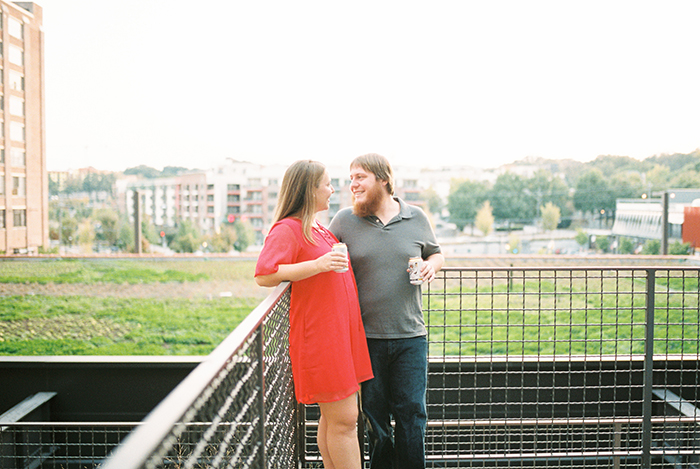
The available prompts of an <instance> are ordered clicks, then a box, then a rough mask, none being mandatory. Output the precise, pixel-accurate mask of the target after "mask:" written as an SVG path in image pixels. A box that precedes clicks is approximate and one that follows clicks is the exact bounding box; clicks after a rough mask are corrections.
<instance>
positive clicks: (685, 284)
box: [0, 266, 700, 469]
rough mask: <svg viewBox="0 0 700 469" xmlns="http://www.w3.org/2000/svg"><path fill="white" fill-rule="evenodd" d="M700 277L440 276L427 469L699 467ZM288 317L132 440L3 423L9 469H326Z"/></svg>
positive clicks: (661, 271)
mask: <svg viewBox="0 0 700 469" xmlns="http://www.w3.org/2000/svg"><path fill="white" fill-rule="evenodd" d="M699 271H700V270H699V269H697V268H692V267H683V268H665V267H648V268H647V267H636V266H635V267H581V268H566V267H552V268H536V267H532V268H512V267H511V268H501V267H491V268H446V269H444V270H443V271H442V272H440V273H439V275H438V278H437V279H436V280H435V281H434V282H433V283H432V284H430V285H427V286H424V291H423V299H424V315H425V319H426V326H427V329H428V339H429V347H430V349H429V350H430V357H429V383H428V393H427V399H428V432H427V437H426V443H427V444H426V449H427V459H428V466H429V467H432V468H438V467H612V468H618V467H619V468H624V467H644V468H651V467H655V468H671V467H673V468H696V467H699V466H700V411H699V410H698V406H699V403H698V399H699V396H698V393H699V392H700V390H699V389H698V381H699V380H698V378H699V375H700V369H699V358H700V355H699V350H698V349H699V347H700V342H699V340H700V312H699V305H700V285H699V284H700V276H699ZM288 308H289V294H288V291H287V290H284V288H282V289H278V290H276V291H275V292H274V293H273V294H272V295H271V296H270V297H269V298H268V299H267V300H265V302H263V304H261V305H260V306H259V307H258V308H256V311H254V313H252V314H251V315H250V316H249V317H248V318H247V319H246V321H245V322H244V323H243V324H241V326H239V328H237V329H236V331H234V333H233V334H232V335H231V336H229V338H227V340H226V341H225V342H224V343H222V344H221V345H220V346H219V347H217V350H215V351H214V352H213V353H212V354H211V355H210V356H209V357H207V359H206V360H205V361H204V362H202V364H201V365H200V366H198V367H197V368H196V369H195V370H194V371H193V372H192V373H191V374H190V375H189V376H188V377H187V379H186V380H185V381H183V382H182V383H181V385H179V386H178V387H177V388H176V389H175V390H174V391H173V392H172V393H171V394H170V395H169V396H168V398H166V399H165V400H164V401H163V402H162V403H161V404H160V405H159V406H158V407H156V409H154V410H153V411H152V412H151V414H150V415H149V417H147V419H146V420H144V422H141V423H139V424H138V425H136V424H133V425H135V426H136V427H137V428H136V429H135V430H134V431H133V432H132V433H130V435H129V436H128V437H127V438H126V439H125V440H124V439H123V437H124V434H125V433H126V432H127V431H128V430H129V428H130V425H132V424H125V423H121V424H107V425H104V426H102V427H99V425H93V426H86V427H85V428H84V429H83V428H80V425H79V424H71V425H63V426H61V425H62V424H58V423H55V422H54V423H52V424H49V423H47V424H39V423H36V422H32V423H31V425H30V424H29V423H22V424H19V423H17V424H15V425H14V426H9V425H5V424H3V425H2V427H3V428H2V430H1V431H0V437H2V438H3V440H1V441H0V442H1V443H2V445H0V447H1V450H0V467H3V468H4V467H9V468H13V467H37V468H52V469H53V468H58V467H60V468H64V467H65V468H66V469H67V468H74V467H75V468H77V467H80V468H82V467H86V468H87V467H96V466H97V465H100V464H101V465H102V467H104V468H106V469H115V468H119V469H128V468H141V467H149V468H151V467H153V468H155V467H168V468H170V467H172V468H199V467H207V468H209V467H211V468H217V467H235V468H239V467H240V468H247V467H259V468H265V467H284V468H286V467H298V466H301V467H306V468H312V467H321V464H320V458H319V455H318V448H317V447H316V438H315V437H316V430H317V427H316V421H317V418H318V408H317V407H316V406H308V407H297V406H296V404H295V400H294V396H293V386H292V382H291V367H290V363H289V358H288V353H287V330H288V316H287V315H288ZM44 425H46V426H44ZM50 425H53V427H51V426H50ZM65 428H69V429H70V431H69V432H68V433H66V430H65ZM122 440H123V441H122ZM113 445H117V450H116V451H115V452H113V453H112V454H111V456H110V457H109V458H108V459H107V460H106V461H102V459H101V458H103V456H104V455H105V454H109V452H110V451H111V447H112V446H113ZM366 449H367V448H366V445H365V453H366ZM12 451H13V453H10V452H12ZM20 458H25V459H20ZM71 458H72V459H71ZM93 461H94V462H93ZM11 463H12V464H16V465H11ZM365 467H368V465H367V463H365Z"/></svg>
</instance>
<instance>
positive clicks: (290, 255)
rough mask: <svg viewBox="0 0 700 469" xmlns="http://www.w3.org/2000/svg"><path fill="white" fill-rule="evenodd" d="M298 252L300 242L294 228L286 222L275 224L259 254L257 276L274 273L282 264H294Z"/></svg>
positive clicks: (256, 267)
mask: <svg viewBox="0 0 700 469" xmlns="http://www.w3.org/2000/svg"><path fill="white" fill-rule="evenodd" d="M298 252H299V243H298V242H297V239H296V236H294V232H293V230H292V229H291V228H290V227H288V226H286V225H284V224H278V225H275V226H273V227H272V229H271V230H270V232H269V233H268V235H267V237H266V238H265V243H264V244H263V248H262V251H261V252H260V256H258V262H257V264H256V265H255V276H256V277H257V276H258V275H270V274H274V273H275V272H277V271H278V270H279V266H280V265H281V264H294V263H295V262H297V254H298Z"/></svg>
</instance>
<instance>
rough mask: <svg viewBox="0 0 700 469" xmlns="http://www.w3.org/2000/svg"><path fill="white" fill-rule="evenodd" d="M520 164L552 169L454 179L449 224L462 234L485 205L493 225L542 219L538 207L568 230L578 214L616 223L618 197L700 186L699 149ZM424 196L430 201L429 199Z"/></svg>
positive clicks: (529, 161)
mask: <svg viewBox="0 0 700 469" xmlns="http://www.w3.org/2000/svg"><path fill="white" fill-rule="evenodd" d="M516 163H517V162H516ZM521 163H525V164H531V165H537V166H538V167H541V168H542V167H549V168H551V169H539V170H537V171H536V172H534V174H533V175H532V176H531V177H522V176H519V175H517V174H514V173H512V172H504V173H502V174H500V175H499V176H498V177H497V178H496V180H495V182H494V183H493V184H490V183H488V182H485V181H475V180H469V179H455V180H453V181H452V182H451V187H450V192H449V195H448V198H447V204H446V208H447V211H448V212H449V221H450V222H452V223H454V224H455V225H456V226H457V229H459V230H460V231H462V230H463V229H464V228H465V227H466V226H472V227H473V226H474V224H475V222H476V219H477V215H478V213H479V210H480V209H481V208H482V207H483V206H484V204H485V203H487V202H488V204H489V206H490V208H491V212H492V215H493V218H494V220H495V222H496V223H506V224H508V225H510V224H513V225H517V224H531V223H534V222H536V221H537V220H541V218H542V208H543V207H546V206H547V204H551V206H553V207H557V208H558V209H559V211H560V216H561V222H560V223H561V224H562V225H567V226H568V224H569V223H570V222H571V220H572V219H573V218H574V216H575V215H576V214H577V213H580V214H582V215H583V216H587V217H589V218H590V217H598V218H601V219H603V220H612V219H614V216H615V204H616V200H617V199H621V198H640V197H642V196H643V194H646V195H647V196H651V194H653V193H654V192H657V191H663V190H667V189H687V188H700V149H698V150H696V151H694V152H692V153H689V154H673V155H657V156H652V157H649V158H646V159H645V160H641V161H640V160H636V159H634V158H630V157H625V156H599V157H597V158H596V159H595V160H593V161H591V162H587V163H581V162H576V161H573V160H546V159H531V160H528V161H526V162H521ZM426 198H428V200H430V195H429V194H428V195H426ZM436 208H438V207H435V206H433V207H431V210H433V211H434V210H435V209H436Z"/></svg>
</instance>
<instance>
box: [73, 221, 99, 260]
mask: <svg viewBox="0 0 700 469" xmlns="http://www.w3.org/2000/svg"><path fill="white" fill-rule="evenodd" d="M77 242H78V245H79V246H80V248H81V250H82V251H83V253H85V254H88V253H90V252H92V247H93V244H94V242H95V229H94V227H93V226H92V220H90V219H89V218H86V219H84V220H83V221H82V222H81V223H80V225H79V226H78V233H77Z"/></svg>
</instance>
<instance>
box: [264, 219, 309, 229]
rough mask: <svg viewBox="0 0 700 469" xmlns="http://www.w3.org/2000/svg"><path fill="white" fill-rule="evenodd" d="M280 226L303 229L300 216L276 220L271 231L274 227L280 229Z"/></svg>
mask: <svg viewBox="0 0 700 469" xmlns="http://www.w3.org/2000/svg"><path fill="white" fill-rule="evenodd" d="M280 227H287V228H289V229H291V230H292V231H300V230H301V220H299V219H298V218H292V217H287V218H283V219H281V220H279V221H277V222H275V224H273V225H272V226H271V227H270V231H272V230H274V229H279V228H280Z"/></svg>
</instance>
